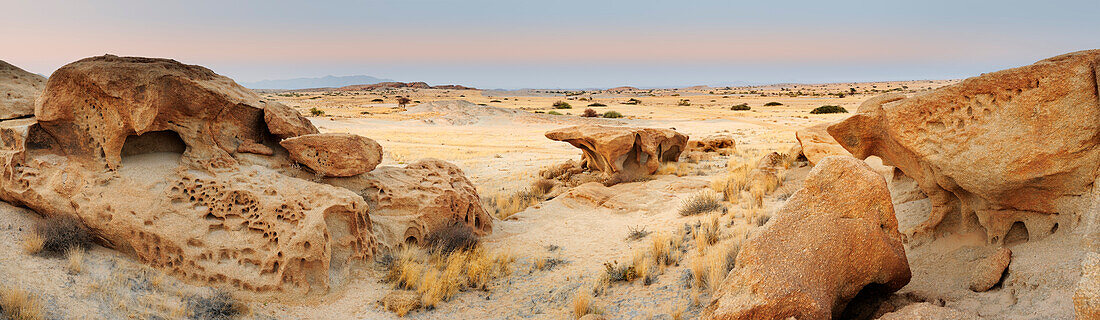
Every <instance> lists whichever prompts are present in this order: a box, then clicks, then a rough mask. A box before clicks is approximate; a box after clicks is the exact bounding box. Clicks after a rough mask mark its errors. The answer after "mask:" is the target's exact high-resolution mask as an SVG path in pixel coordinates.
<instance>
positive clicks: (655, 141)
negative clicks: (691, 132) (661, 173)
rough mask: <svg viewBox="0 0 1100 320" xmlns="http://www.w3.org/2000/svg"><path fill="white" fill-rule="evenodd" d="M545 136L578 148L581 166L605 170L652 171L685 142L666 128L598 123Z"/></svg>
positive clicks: (673, 157)
mask: <svg viewBox="0 0 1100 320" xmlns="http://www.w3.org/2000/svg"><path fill="white" fill-rule="evenodd" d="M546 137H547V138H550V140H555V141H564V142H568V143H569V144H571V145H573V146H574V147H577V148H579V149H581V151H582V152H583V154H582V156H581V160H582V166H583V167H586V168H589V169H595V170H599V171H603V172H607V173H617V172H624V171H631V172H640V173H647V174H652V173H655V172H657V169H659V168H660V164H661V163H662V162H675V161H677V160H678V159H679V157H680V153H681V152H683V151H684V148H685V147H686V145H687V142H688V136H686V135H684V134H681V133H679V132H676V131H673V130H669V129H654V128H630V127H609V126H599V125H583V126H574V127H568V128H561V129H555V130H550V131H547V132H546Z"/></svg>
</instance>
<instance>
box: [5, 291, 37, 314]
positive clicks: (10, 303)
mask: <svg viewBox="0 0 1100 320" xmlns="http://www.w3.org/2000/svg"><path fill="white" fill-rule="evenodd" d="M0 311H2V313H0V315H3V316H4V317H0V318H10V319H13V320H38V319H45V317H44V316H43V315H42V313H43V311H42V302H41V301H40V300H39V299H38V297H37V296H35V295H32V294H29V293H27V292H26V291H23V290H22V289H18V288H2V289H0Z"/></svg>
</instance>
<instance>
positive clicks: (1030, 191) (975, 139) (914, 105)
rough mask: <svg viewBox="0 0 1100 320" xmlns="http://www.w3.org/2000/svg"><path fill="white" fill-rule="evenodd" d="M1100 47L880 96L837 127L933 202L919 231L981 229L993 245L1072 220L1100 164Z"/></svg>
mask: <svg viewBox="0 0 1100 320" xmlns="http://www.w3.org/2000/svg"><path fill="white" fill-rule="evenodd" d="M1098 65H1100V50H1091V51H1081V52H1075V53H1070V54H1066V55H1061V56H1057V57H1054V58H1050V59H1046V60H1043V61H1039V62H1037V63H1035V64H1033V65H1029V66H1024V67H1020V68H1015V69H1008V70H1003V71H998V72H991V73H986V74H983V75H981V76H978V77H974V78H970V79H966V80H964V81H962V82H960V83H958V84H955V85H950V86H946V87H942V88H939V89H937V90H934V91H931V92H927V93H923V94H917V95H915V96H912V97H908V98H904V97H903V96H897V95H894V96H883V97H879V98H876V99H872V100H869V101H867V102H866V103H864V104H863V105H862V106H860V108H859V111H858V113H856V114H855V115H853V116H852V117H850V118H848V119H846V120H844V121H842V122H840V123H838V124H835V125H832V126H830V127H829V128H828V131H829V133H830V134H831V135H832V136H833V137H835V138H836V140H837V141H838V142H839V143H840V144H841V145H842V146H844V148H845V149H847V150H848V151H850V152H851V153H852V154H853V155H854V156H855V157H857V158H860V159H863V158H867V157H868V156H872V155H874V156H878V157H880V158H882V159H883V162H884V164H886V165H890V166H895V167H897V168H898V169H900V170H901V171H902V172H904V174H905V175H906V176H909V177H911V178H912V179H914V180H915V181H916V182H917V184H918V186H919V187H920V189H921V190H922V191H923V193H924V194H926V195H927V196H928V197H929V199H930V200H931V203H932V212H931V214H929V215H928V216H927V217H926V218H924V219H923V222H922V223H921V224H920V225H919V226H918V227H916V228H914V233H915V237H916V238H921V239H927V238H929V237H932V236H934V235H935V234H937V233H938V234H942V233H945V232H969V231H975V230H978V231H983V232H985V234H986V236H987V237H988V238H987V241H988V242H989V243H991V244H1002V243H1006V241H1005V239H1006V238H1010V239H1014V240H1017V241H1027V240H1029V239H1038V238H1042V237H1044V236H1046V235H1048V234H1050V233H1051V232H1052V231H1053V230H1055V229H1057V227H1058V226H1059V225H1062V226H1073V225H1074V224H1075V223H1076V221H1077V218H1076V217H1077V216H1079V215H1080V214H1081V212H1082V211H1083V210H1087V209H1086V207H1087V206H1088V205H1089V202H1090V199H1088V196H1087V195H1088V193H1089V191H1090V189H1091V188H1093V186H1092V184H1093V183H1094V181H1096V179H1097V174H1098V172H1100V171H1098V170H1100V139H1098V138H1097V137H1100V97H1098V94H1100V93H1098V92H1097V89H1096V88H1097V87H1098V86H1100V84H1098V80H1097V79H1098V74H1100V69H1098V68H1097V66H1098Z"/></svg>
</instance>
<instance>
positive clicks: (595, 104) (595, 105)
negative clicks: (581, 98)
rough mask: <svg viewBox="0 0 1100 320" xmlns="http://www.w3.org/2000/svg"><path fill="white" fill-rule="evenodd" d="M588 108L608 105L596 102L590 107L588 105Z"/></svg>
mask: <svg viewBox="0 0 1100 320" xmlns="http://www.w3.org/2000/svg"><path fill="white" fill-rule="evenodd" d="M588 106H589V107H606V106H607V105H606V104H602V103H599V102H595V103H592V104H590V105H588Z"/></svg>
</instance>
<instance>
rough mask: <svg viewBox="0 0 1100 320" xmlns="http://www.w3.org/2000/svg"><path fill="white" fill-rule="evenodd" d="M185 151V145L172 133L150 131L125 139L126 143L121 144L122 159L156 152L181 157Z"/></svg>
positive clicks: (178, 136) (177, 135)
mask: <svg viewBox="0 0 1100 320" xmlns="http://www.w3.org/2000/svg"><path fill="white" fill-rule="evenodd" d="M186 150H187V144H185V143H184V142H183V139H181V138H180V135H179V134H177V133H175V132H174V131H168V130H165V131H150V132H146V133H144V134H140V135H130V136H128V137H126V142H124V143H123V144H122V157H123V158H125V157H129V156H135V155H139V154H146V153H156V152H171V153H178V154H181V155H182V154H183V152H184V151H186Z"/></svg>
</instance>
